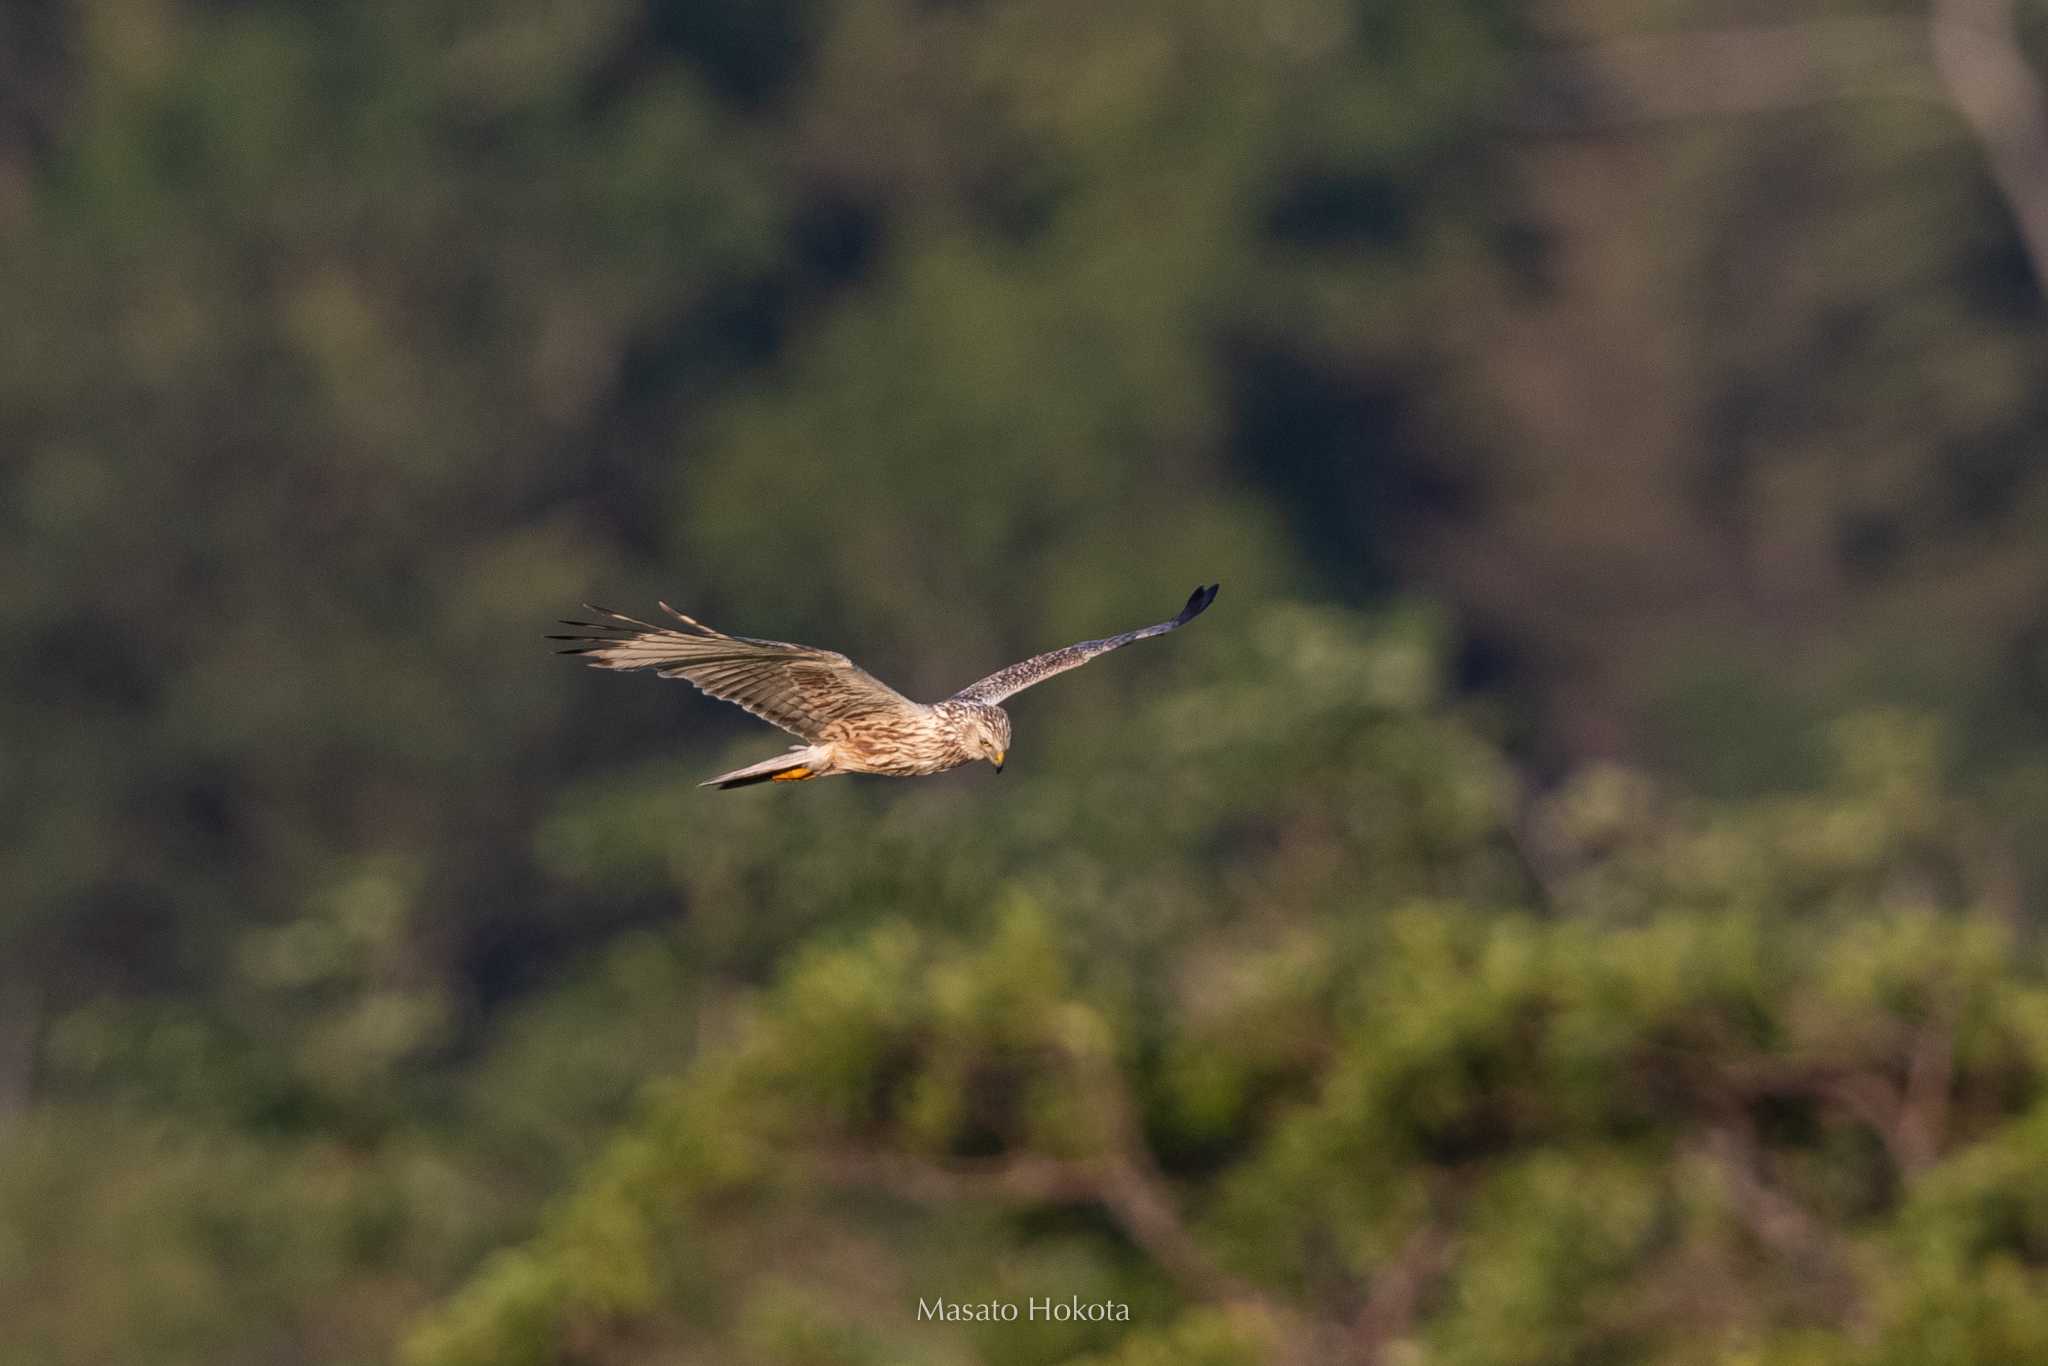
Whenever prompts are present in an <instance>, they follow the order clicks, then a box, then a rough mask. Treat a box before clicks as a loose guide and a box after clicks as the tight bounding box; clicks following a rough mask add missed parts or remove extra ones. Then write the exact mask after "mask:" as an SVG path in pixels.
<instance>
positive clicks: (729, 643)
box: [548, 584, 1218, 788]
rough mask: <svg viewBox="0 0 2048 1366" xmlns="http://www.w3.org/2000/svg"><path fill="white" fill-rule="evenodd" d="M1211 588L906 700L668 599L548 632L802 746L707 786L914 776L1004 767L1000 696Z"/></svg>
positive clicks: (822, 654)
mask: <svg viewBox="0 0 2048 1366" xmlns="http://www.w3.org/2000/svg"><path fill="white" fill-rule="evenodd" d="M1217 587H1218V585H1216V584H1210V585H1209V586H1208V587H1206V588H1197V589H1196V590H1195V591H1194V592H1193V593H1192V594H1191V595H1190V596H1189V597H1188V601H1187V606H1185V607H1183V608H1181V609H1180V615H1179V616H1177V617H1175V618H1174V619H1173V620H1172V621H1162V622H1160V623H1159V624H1158V625H1156V626H1147V627H1144V628H1142V629H1140V630H1136V631H1126V632H1124V633H1123V634H1122V635H1120V636H1110V637H1108V638H1107V639H1104V640H1084V641H1082V642H1081V643H1080V644H1078V645H1069V646H1067V648H1065V649H1064V650H1053V651H1051V652H1049V653H1047V654H1042V655H1034V656H1033V657H1032V658H1030V659H1027V660H1024V661H1023V662H1021V663H1018V664H1012V665H1011V666H1010V667H1009V668H1007V669H1003V670H1001V671H1000V672H998V673H992V674H990V675H989V676H988V677H987V678H984V679H982V680H981V681H980V682H979V683H970V684H968V685H967V686H966V687H964V688H962V689H961V690H960V691H959V692H956V693H954V694H953V695H952V696H951V697H949V698H947V699H946V700H945V701H943V702H932V703H924V702H913V701H911V700H910V699H909V698H907V697H905V696H903V695H902V694H901V693H899V692H897V691H896V690H895V689H894V688H891V687H890V686H889V685H888V684H886V683H884V682H882V681H881V680H880V679H878V678H876V677H875V676H874V675H872V674H870V673H868V672H867V671H866V670H865V669H862V668H861V667H860V666H858V665H857V664H855V663H854V662H853V661H852V660H850V659H848V658H847V657H846V656H845V655H843V654H840V653H839V652H838V651H836V650H820V649H817V648H816V647H814V646H810V645H791V644H789V643H787V642H785V641H780V640H756V639H754V638H753V637H751V636H731V635H727V634H726V633H725V632H723V631H718V630H714V629H712V628H711V627H709V626H706V625H705V624H704V623H703V622H701V621H697V620H695V619H694V618H692V617H686V616H684V615H683V614H682V613H681V612H678V611H677V610H676V609H675V608H673V607H671V606H669V605H668V604H667V603H665V602H664V603H663V604H661V609H662V610H663V611H664V612H667V613H668V614H669V615H670V616H672V617H674V618H675V619H676V620H677V621H678V622H680V623H681V625H680V626H655V625H652V624H650V623H648V622H644V621H639V620H636V619H634V618H632V617H629V616H624V615H622V614H620V613H618V612H614V611H612V610H611V609H610V608H606V607H593V606H591V604H589V603H585V604H583V605H584V607H585V608H587V609H588V610H590V611H592V612H595V613H597V614H599V615H600V616H603V617H605V618H608V620H605V621H599V622H589V621H564V622H563V623H562V624H563V625H564V626H575V627H578V628H580V629H581V630H583V631H587V632H597V633H599V634H590V635H558V636H549V637H548V639H550V640H566V641H570V642H572V643H571V644H570V646H569V647H568V648H567V649H565V650H562V651H561V652H560V653H562V654H570V655H585V656H588V657H589V660H590V663H591V664H592V665H593V666H594V667H596V668H600V669H653V670H655V671H656V673H657V674H659V675H660V676H661V677H662V678H687V679H688V680H690V682H692V683H694V684H696V685H697V687H698V689H699V690H700V691H702V692H704V693H707V694H709V695H710V696H712V697H716V698H719V699H721V700H723V701H726V702H732V703H736V704H738V705H739V706H741V707H743V708H745V709H746V710H747V711H749V712H751V713H753V714H754V715H755V716H758V717H760V718H761V719H762V720H763V721H767V722H769V723H770V724H772V725H776V726H780V727H781V728H782V729H784V730H786V731H788V732H789V733H790V734H791V735H794V736H796V738H797V739H799V740H801V741H803V743H802V744H800V745H791V746H790V747H789V753H787V754H784V755H779V756H777V757H776V758H773V759H767V760H764V761H763V762H761V763H758V764H752V765H749V766H748V767H746V768H738V769H734V770H733V771H732V772H730V773H721V774H720V775H718V776H717V777H716V778H712V779H710V780H709V781H707V782H705V783H704V784H702V786H705V787H720V788H725V787H746V786H749V785H750V784H753V783H765V782H778V783H781V782H800V781H803V780H805V779H809V778H827V777H830V776H832V775H833V774H835V773H884V774H890V775H893V776H896V777H906V778H907V777H917V776H921V775H923V774H927V773H943V772H945V771H946V770H947V769H949V768H957V767H959V766H960V765H961V764H968V763H973V762H974V761H975V760H976V759H986V760H988V761H989V762H990V763H991V764H993V765H995V770H996V772H998V773H1001V772H1002V771H1003V755H1004V754H1005V753H1006V752H1007V751H1008V750H1009V748H1010V716H1009V713H1008V712H1005V711H1004V710H1003V709H1002V708H1001V707H999V706H997V705H996V704H997V703H998V702H1001V701H1002V700H1003V699H1004V698H1006V697H1008V696H1010V695H1011V694H1012V693H1017V692H1022V691H1023V690H1024V689H1026V688H1028V687H1030V686H1031V685H1032V684H1034V683H1042V682H1044V681H1045V680H1046V679H1048V678H1051V677H1052V676H1053V675H1054V674H1056V673H1064V672H1066V671H1067V670H1068V669H1073V668H1078V667H1079V666H1081V665H1083V664H1086V663H1087V662H1088V661H1089V660H1091V659H1093V658H1095V656H1097V655H1101V654H1108V653H1109V652H1110V651H1111V650H1116V649H1121V648H1122V647H1123V646H1126V645H1129V644H1130V643H1131V642H1132V641H1134V640H1144V639H1146V638H1147V637H1149V636H1163V635H1165V634H1166V633H1167V632H1168V631H1171V630H1174V629H1175V628H1177V627H1181V626H1185V625H1187V624H1188V623H1189V622H1191V621H1193V620H1194V619H1195V618H1196V617H1198V616H1200V615H1201V614H1202V611H1203V609H1205V608H1206V607H1208V605H1209V604H1210V603H1212V602H1214V601H1215V600H1216V589H1217Z"/></svg>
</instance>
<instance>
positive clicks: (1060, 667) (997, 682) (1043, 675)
mask: <svg viewBox="0 0 2048 1366" xmlns="http://www.w3.org/2000/svg"><path fill="white" fill-rule="evenodd" d="M1221 586H1222V585H1221V584H1214V583H1212V584H1210V585H1209V586H1208V587H1207V588H1197V589H1196V590H1195V591H1194V592H1193V593H1191V594H1189V595H1188V604H1187V606H1185V607H1183V608H1181V609H1180V615H1179V616H1177V617H1175V618H1174V619H1173V620H1172V621H1162V622H1160V623H1159V624H1158V625H1157V626H1146V627H1142V628H1140V629H1139V630H1136V631H1126V632H1124V633H1123V634H1122V635H1120V636H1110V637H1109V638H1108V639H1106V640H1084V641H1082V642H1081V643H1080V644H1078V645H1069V646H1068V647H1067V648H1066V649H1064V650H1051V651H1048V652H1047V653H1045V654H1042V655H1033V656H1032V657H1031V658H1029V659H1027V660H1024V661H1023V662H1022V663H1018V664H1012V665H1011V666H1010V667H1009V668H1007V669H1003V670H1001V671H1000V672H997V673H992V674H990V675H989V676H988V677H987V678H984V679H982V680H981V681H980V682H979V683H970V684H968V685H967V686H966V687H964V688H962V689H961V690H960V691H959V692H956V693H954V694H953V696H954V697H955V698H957V699H958V700H960V701H962V702H986V703H988V704H990V705H991V706H993V705H994V704H995V703H997V702H1000V701H1002V700H1003V699H1004V698H1006V697H1008V696H1010V695H1011V694H1012V693H1019V692H1022V691H1024V689H1026V688H1028V687H1030V686H1031V685H1032V684H1033V683H1043V682H1044V681H1045V680H1046V679H1048V678H1051V677H1052V676H1053V675H1054V674H1060V673H1065V672H1066V671H1067V670H1069V669H1078V668H1080V667H1081V666H1082V665H1083V664H1086V663H1087V662H1088V661H1089V660H1091V659H1093V658H1095V656H1097V655H1106V654H1108V653H1109V652H1110V651H1111V650H1120V649H1122V648H1123V647H1124V646H1126V645H1129V644H1130V643H1131V642H1132V641H1134V640H1145V639H1147V638H1149V637H1151V636H1163V635H1165V634H1166V633H1167V632H1168V631H1172V630H1175V629H1177V628H1179V627H1182V626H1185V625H1187V624H1188V623H1189V622H1191V621H1193V620H1194V619H1195V618H1196V617H1198V616H1200V615H1202V613H1203V612H1204V611H1205V610H1207V608H1208V606H1209V604H1210V603H1212V602H1214V601H1216V590H1217V589H1218V588H1220V587H1221Z"/></svg>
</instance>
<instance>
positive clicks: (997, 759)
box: [989, 750, 1003, 773]
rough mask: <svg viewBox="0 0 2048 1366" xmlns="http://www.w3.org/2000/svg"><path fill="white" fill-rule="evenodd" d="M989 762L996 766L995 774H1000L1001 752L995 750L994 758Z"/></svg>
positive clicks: (1001, 764) (1001, 769)
mask: <svg viewBox="0 0 2048 1366" xmlns="http://www.w3.org/2000/svg"><path fill="white" fill-rule="evenodd" d="M989 762H990V763H992V764H994V765H995V766H996V772H998V773H1001V772H1002V771H1003V751H1002V750H997V751H996V757H995V758H993V759H991V760H989Z"/></svg>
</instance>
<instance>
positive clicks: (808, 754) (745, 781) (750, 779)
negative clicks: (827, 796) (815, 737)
mask: <svg viewBox="0 0 2048 1366" xmlns="http://www.w3.org/2000/svg"><path fill="white" fill-rule="evenodd" d="M823 757H824V756H823V755H822V754H820V753H819V752H818V747H817V746H815V745H796V746H794V747H792V748H791V750H790V752H789V753H787V754H778V755H776V756H775V757H774V758H773V759H763V760H762V761H761V762H760V763H758V764H748V765H747V766H746V767H745V768H736V769H734V770H733V771H732V772H730V773H721V774H719V775H718V776H717V777H716V778H709V779H706V780H705V781H704V782H701V783H699V784H698V786H699V787H716V788H727V787H752V786H753V785H754V784H755V783H769V782H776V783H792V782H802V781H803V780H804V779H806V778H816V777H819V776H821V775H820V773H819V772H818V769H819V767H820V762H821V760H822V759H823Z"/></svg>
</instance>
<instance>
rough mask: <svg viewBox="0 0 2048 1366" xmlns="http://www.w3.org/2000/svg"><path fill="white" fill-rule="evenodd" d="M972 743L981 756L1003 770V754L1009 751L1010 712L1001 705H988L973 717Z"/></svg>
mask: <svg viewBox="0 0 2048 1366" xmlns="http://www.w3.org/2000/svg"><path fill="white" fill-rule="evenodd" d="M973 734H974V745H975V748H976V749H977V750H979V751H980V753H981V757H982V758H984V759H986V760H988V761H989V762H990V763H991V764H993V765H995V770H996V772H998V773H1001V772H1002V771H1003V756H1004V755H1005V754H1008V753H1009V752H1010V714H1009V713H1008V712H1006V711H1004V710H1003V709H1002V708H1001V707H989V708H987V709H986V710H984V711H980V712H977V713H976V714H975V717H974V731H973Z"/></svg>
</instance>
